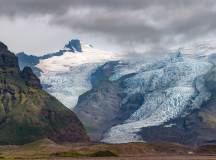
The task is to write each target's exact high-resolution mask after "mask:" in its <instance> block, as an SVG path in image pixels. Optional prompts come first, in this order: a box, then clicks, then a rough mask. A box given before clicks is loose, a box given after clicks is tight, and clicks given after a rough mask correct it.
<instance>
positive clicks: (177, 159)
mask: <svg viewBox="0 0 216 160" xmlns="http://www.w3.org/2000/svg"><path fill="white" fill-rule="evenodd" d="M47 160H50V159H47ZM51 160H216V156H198V155H196V156H180V155H178V156H143V157H116V158H95V157H92V158H52V159H51Z"/></svg>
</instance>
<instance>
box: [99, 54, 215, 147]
mask: <svg viewBox="0 0 216 160" xmlns="http://www.w3.org/2000/svg"><path fill="white" fill-rule="evenodd" d="M128 66H133V68H129V69H128ZM213 66H214V65H213V64H212V63H210V62H209V61H208V60H206V58H203V59H200V58H197V57H196V56H194V57H193V56H191V55H190V56H187V55H184V54H181V53H175V54H172V55H171V56H168V57H166V58H164V59H163V60H160V61H157V62H154V63H152V64H143V63H141V64H139V63H135V65H133V64H129V65H125V64H120V65H119V66H117V67H116V71H115V73H114V75H112V76H111V77H110V79H111V80H113V81H115V80H118V79H120V78H121V77H123V76H124V75H127V74H131V73H134V74H135V75H134V76H131V77H129V78H126V79H125V80H124V85H125V86H126V87H125V90H124V92H125V94H127V96H126V97H125V99H124V101H123V103H124V102H126V101H127V98H129V97H130V96H131V95H134V94H136V93H141V94H142V95H143V97H144V103H143V104H142V105H141V106H140V107H139V109H137V110H136V111H135V112H134V113H133V114H132V115H130V117H129V118H128V119H127V120H125V121H124V122H123V123H122V124H117V125H115V126H113V127H112V128H111V129H110V130H109V131H108V132H107V133H106V134H105V136H104V139H103V140H102V141H103V142H107V143H127V142H139V141H142V138H141V137H140V136H139V135H138V134H137V133H138V132H139V131H140V130H141V129H142V128H144V127H148V126H157V125H161V124H163V123H165V122H167V121H169V120H171V119H173V118H176V117H178V116H184V115H185V114H187V112H189V111H191V110H193V109H195V108H196V107H199V106H200V105H201V104H202V103H203V102H204V101H207V100H208V98H209V97H210V96H211V94H210V93H209V92H208V90H207V89H206V88H205V86H204V84H203V78H202V76H203V75H205V74H207V73H208V72H209V71H210V70H211V69H212V68H213Z"/></svg>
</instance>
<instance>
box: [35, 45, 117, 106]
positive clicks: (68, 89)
mask: <svg viewBox="0 0 216 160" xmlns="http://www.w3.org/2000/svg"><path fill="white" fill-rule="evenodd" d="M81 47H82V52H75V53H73V52H71V51H66V52H64V54H63V55H61V56H54V57H51V58H48V59H45V60H41V61H40V63H39V64H38V65H37V67H38V68H40V69H41V70H42V71H43V73H42V75H41V77H40V79H41V81H42V83H43V84H47V85H49V86H50V87H49V88H47V91H48V92H49V93H50V94H51V95H53V96H55V97H56V98H57V99H58V100H59V101H60V102H62V103H63V104H64V105H65V106H66V107H68V108H70V109H73V108H74V107H75V106H76V104H77V101H78V98H79V96H80V95H82V94H83V93H85V92H86V91H88V90H90V89H91V88H92V86H91V82H90V79H89V78H90V75H91V74H92V73H93V72H94V71H95V69H96V68H97V67H98V66H99V65H102V64H104V63H105V62H107V61H112V60H119V59H121V56H120V55H118V54H115V53H111V52H107V51H102V50H99V49H95V48H93V47H91V46H89V45H84V44H81Z"/></svg>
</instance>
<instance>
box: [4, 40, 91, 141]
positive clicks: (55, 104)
mask: <svg viewBox="0 0 216 160" xmlns="http://www.w3.org/2000/svg"><path fill="white" fill-rule="evenodd" d="M0 66H1V68H0V93H1V94H0V97H1V98H0V99H1V101H0V130H1V132H0V144H24V143H27V142H31V141H34V140H38V139H41V138H46V137H47V138H50V139H52V140H54V141H56V142H64V141H67V142H86V141H88V137H87V135H86V133H85V130H84V128H83V126H82V124H81V123H80V121H79V120H78V118H77V117H76V116H75V114H74V113H73V112H72V111H70V110H69V109H67V108H65V107H64V106H63V105H62V104H61V103H60V102H59V101H57V100H56V99H55V98H54V97H52V96H50V95H49V94H47V93H46V92H45V91H43V90H42V87H41V84H40V80H39V79H38V78H37V77H36V76H35V75H34V74H33V72H32V70H31V68H29V67H26V68H24V69H23V71H21V70H20V69H19V65H18V59H17V57H16V56H15V55H14V54H13V53H11V52H10V51H9V50H8V48H7V46H6V45H4V44H3V43H0Z"/></svg>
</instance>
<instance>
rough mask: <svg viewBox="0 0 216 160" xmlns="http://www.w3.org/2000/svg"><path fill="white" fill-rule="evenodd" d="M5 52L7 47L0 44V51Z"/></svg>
mask: <svg viewBox="0 0 216 160" xmlns="http://www.w3.org/2000/svg"><path fill="white" fill-rule="evenodd" d="M5 50H8V47H7V46H6V45H5V44H4V43H2V42H0V51H5Z"/></svg>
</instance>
